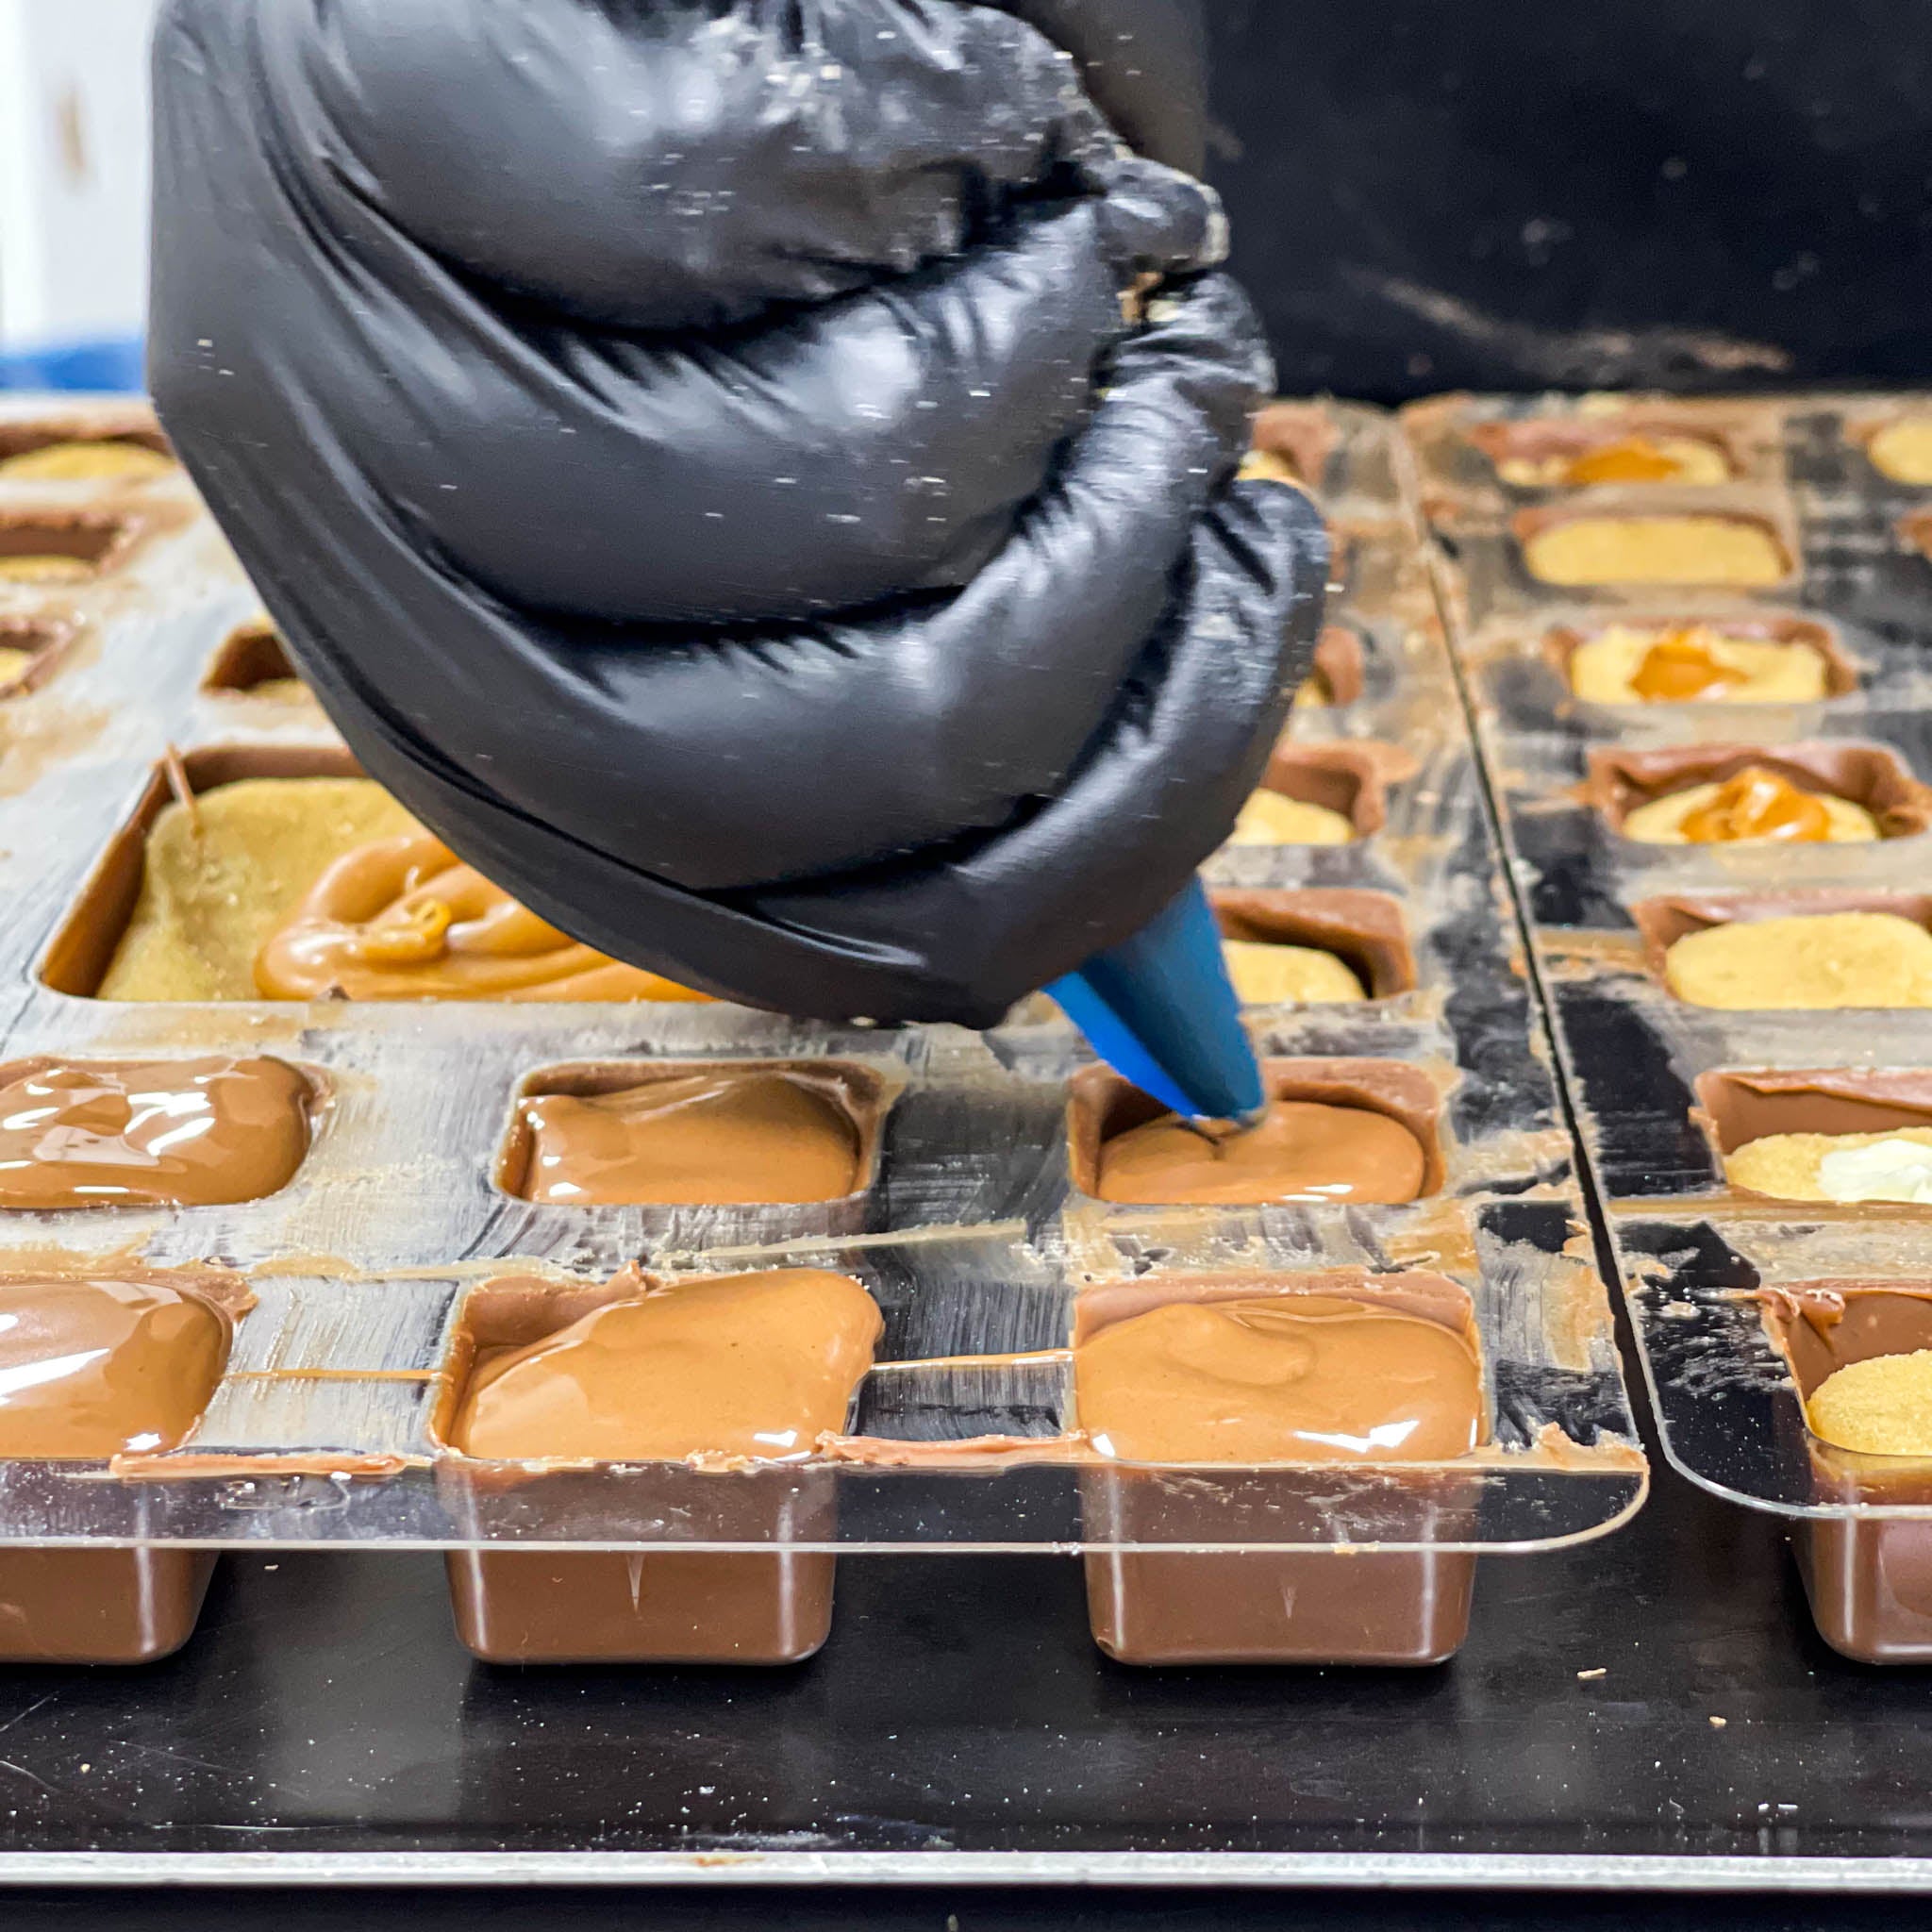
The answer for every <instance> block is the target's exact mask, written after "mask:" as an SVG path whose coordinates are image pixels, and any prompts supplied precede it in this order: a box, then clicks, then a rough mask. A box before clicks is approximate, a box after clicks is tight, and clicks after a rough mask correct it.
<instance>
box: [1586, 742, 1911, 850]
mask: <svg viewBox="0 0 1932 1932" xmlns="http://www.w3.org/2000/svg"><path fill="white" fill-rule="evenodd" d="M1754 765H1755V766H1758V767H1760V768H1761V769H1763V770H1765V771H1767V772H1773V773H1775V774H1777V775H1778V776H1779V777H1781V778H1783V779H1785V780H1786V781H1787V782H1788V783H1789V784H1791V785H1795V786H1798V787H1800V788H1802V789H1803V790H1806V791H1812V792H1828V793H1830V794H1831V795H1832V796H1833V797H1836V798H1842V799H1846V800H1848V801H1849V802H1850V803H1851V804H1853V805H1857V806H1862V807H1863V808H1864V809H1865V810H1867V811H1868V812H1870V813H1871V814H1872V816H1873V818H1874V820H1876V821H1877V824H1878V829H1879V832H1880V834H1881V835H1882V836H1883V837H1885V838H1888V839H1904V838H1908V837H1911V836H1912V835H1914V834H1916V833H1919V832H1923V831H1924V830H1925V829H1926V827H1927V826H1928V825H1932V786H1928V785H1924V784H1921V783H1920V781H1919V780H1918V779H1916V778H1915V777H1913V776H1912V774H1911V773H1910V772H1909V771H1908V770H1907V768H1906V764H1905V761H1904V760H1903V759H1902V758H1900V757H1899V755H1898V754H1897V753H1896V752H1895V751H1891V750H1890V749H1888V748H1887V747H1885V746H1883V745H1876V744H1857V743H1852V742H1847V741H1823V742H1814V743H1807V744H1787V745H1779V746H1776V747H1772V746H1768V745H1756V744H1692V745H1675V746H1672V747H1671V748H1669V749H1668V750H1662V751H1623V750H1603V751H1592V752H1591V754H1590V768H1589V777H1588V779H1587V780H1586V782H1585V784H1584V787H1583V789H1582V792H1581V796H1582V797H1583V799H1584V800H1585V801H1586V802H1587V803H1589V804H1591V805H1593V806H1594V807H1596V808H1597V809H1598V810H1599V811H1600V812H1602V814H1603V816H1604V819H1605V821H1606V822H1607V824H1609V826H1610V828H1611V829H1612V830H1613V831H1622V830H1623V828H1624V821H1625V820H1626V819H1628V818H1629V816H1630V814H1631V813H1632V812H1633V811H1635V810H1636V809H1637V808H1639V807H1640V806H1644V805H1649V804H1652V803H1654V802H1655V801H1656V800H1657V799H1660V798H1668V797H1671V796H1672V795H1673V794H1674V793H1676V792H1679V791H1689V790H1690V789H1691V787H1692V786H1694V785H1707V784H1712V783H1721V782H1722V781H1724V780H1725V779H1727V778H1731V777H1734V776H1735V775H1736V774H1739V773H1740V772H1742V771H1744V770H1746V769H1747V768H1748V767H1751V766H1754Z"/></svg>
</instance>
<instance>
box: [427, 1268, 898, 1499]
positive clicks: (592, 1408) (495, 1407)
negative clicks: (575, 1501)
mask: <svg viewBox="0 0 1932 1932" xmlns="http://www.w3.org/2000/svg"><path fill="white" fill-rule="evenodd" d="M883 1329H884V1324H883V1322H882V1321H881V1319H880V1316H879V1311H878V1307H877V1306H876V1304H875V1303H874V1301H873V1299H872V1297H871V1296H870V1295H869V1294H867V1293H866V1291H865V1290H864V1289H862V1288H861V1287H860V1286H859V1285H858V1282H856V1281H854V1280H852V1279H851V1277H850V1276H849V1275H844V1274H826V1273H824V1272H823V1271H821V1270H818V1269H811V1268H789V1269H780V1270H776V1271H774V1272H773V1273H770V1274H734V1275H726V1276H724V1277H722V1278H720V1279H717V1280H706V1281H691V1282H685V1283H682V1284H678V1285H674V1286H671V1287H667V1288H659V1289H654V1290H652V1291H650V1292H649V1293H648V1294H645V1295H641V1296H640V1297H638V1298H636V1299H634V1300H630V1301H621V1302H613V1303H611V1304H610V1305H609V1306H608V1307H603V1308H598V1309H597V1310H595V1311H594V1312H593V1313H591V1314H589V1315H586V1316H584V1317H583V1318H582V1319H581V1320H580V1321H576V1322H573V1323H572V1324H570V1326H569V1327H567V1328H562V1329H559V1330H558V1332H557V1333H556V1334H554V1335H548V1336H545V1337H544V1338H543V1339H542V1340H541V1341H535V1342H531V1343H530V1344H529V1345H528V1346H527V1347H524V1348H516V1349H508V1350H505V1351H503V1352H501V1353H500V1354H497V1355H496V1356H494V1357H492V1358H491V1359H488V1360H484V1361H482V1362H481V1363H480V1365H479V1366H478V1368H477V1369H476V1371H475V1374H473V1375H472V1377H471V1379H470V1384H469V1387H468V1389H467V1390H466V1391H465V1392H464V1395H463V1400H462V1404H461V1407H459V1409H458V1413H457V1417H456V1421H455V1423H454V1424H453V1425H452V1427H451V1429H450V1432H449V1440H450V1442H451V1444H452V1445H453V1446H454V1447H455V1448H457V1449H459V1450H461V1451H462V1452H463V1453H464V1454H466V1455H469V1456H480V1457H494V1458H498V1459H501V1460H507V1461H518V1462H522V1461H537V1460H551V1459H554V1460H558V1461H643V1460H656V1459H681V1458H687V1457H718V1458H729V1459H746V1460H750V1461H755V1462H777V1461H784V1460H788V1459H791V1458H794V1457H804V1456H809V1455H810V1454H811V1453H812V1451H813V1449H814V1448H815V1447H816V1445H817V1441H818V1438H819V1437H820V1436H821V1435H824V1434H827V1433H829V1432H833V1431H837V1430H840V1429H842V1428H843V1427H844V1425H845V1417H846V1412H847V1410H848V1409H849V1408H850V1407H851V1403H852V1396H853V1391H855V1390H856V1389H857V1388H858V1385H859V1383H860V1382H861V1381H862V1380H863V1379H864V1376H865V1373H866V1371H867V1370H868V1369H869V1368H870V1367H871V1366H872V1361H873V1352H874V1349H875V1348H876V1347H877V1345H878V1340H879V1336H880V1335H881V1333H882V1332H883Z"/></svg>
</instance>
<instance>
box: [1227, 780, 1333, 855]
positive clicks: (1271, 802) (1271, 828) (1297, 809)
mask: <svg viewBox="0 0 1932 1932" xmlns="http://www.w3.org/2000/svg"><path fill="white" fill-rule="evenodd" d="M1354 837H1355V826H1354V825H1353V824H1351V823H1350V822H1349V821H1348V820H1347V819H1345V818H1344V817H1343V816H1342V815H1341V813H1340V812H1339V811H1330V810H1329V808H1327V807H1326V806H1325V805H1306V804H1304V803H1303V802H1302V800H1300V799H1299V798H1284V797H1283V796H1282V795H1281V793H1280V792H1278V791H1257V792H1255V793H1254V794H1253V795H1252V796H1251V797H1250V798H1249V800H1248V802H1247V804H1245V805H1244V806H1242V807H1241V817H1240V818H1238V819H1237V820H1236V821H1235V823H1234V830H1233V831H1232V832H1231V833H1229V835H1228V841H1227V842H1228V843H1229V844H1230V845H1346V844H1348V843H1349V842H1350V841H1352V840H1353V839H1354Z"/></svg>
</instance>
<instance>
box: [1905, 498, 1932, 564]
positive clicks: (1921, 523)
mask: <svg viewBox="0 0 1932 1932" xmlns="http://www.w3.org/2000/svg"><path fill="white" fill-rule="evenodd" d="M1898 533H1899V535H1900V536H1901V537H1902V538H1904V540H1905V541H1906V542H1907V544H1909V545H1910V546H1911V548H1912V549H1914V550H1916V551H1917V552H1918V553H1919V555H1920V556H1921V557H1926V558H1932V509H1919V510H1914V511H1913V512H1912V514H1911V515H1910V516H1908V517H1901V518H1900V519H1899V525H1898Z"/></svg>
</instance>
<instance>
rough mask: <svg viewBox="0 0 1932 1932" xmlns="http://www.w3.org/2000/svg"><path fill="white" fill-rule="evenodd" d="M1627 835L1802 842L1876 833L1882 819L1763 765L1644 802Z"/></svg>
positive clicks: (1660, 839)
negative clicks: (1794, 782) (1780, 774)
mask: <svg viewBox="0 0 1932 1932" xmlns="http://www.w3.org/2000/svg"><path fill="white" fill-rule="evenodd" d="M1877 836H1878V821H1877V820H1876V819H1874V817H1873V816H1872V814H1871V813H1870V812H1869V811H1867V810H1866V809H1865V808H1864V807H1863V806H1862V805H1854V804H1853V803H1852V802H1851V800H1850V799H1848V798H1839V797H1836V796H1835V795H1833V794H1832V793H1830V792H1824V791H1805V790H1803V789H1802V788H1801V787H1799V786H1796V785H1793V784H1791V783H1790V781H1789V780H1787V779H1784V778H1781V777H1779V776H1778V774H1776V773H1775V772H1772V771H1767V770H1765V769H1764V767H1762V766H1760V765H1747V766H1745V768H1744V769H1743V770H1742V771H1741V772H1737V773H1734V774H1732V775H1731V776H1730V777H1728V778H1725V779H1724V780H1722V781H1721V782H1720V781H1716V780H1713V781H1712V782H1710V783H1708V784H1704V785H1691V786H1687V787H1686V788H1685V790H1683V791H1672V792H1667V793H1666V794H1665V795H1664V796H1663V797H1662V798H1654V799H1652V800H1651V801H1650V803H1649V804H1648V805H1640V806H1639V807H1638V808H1636V810H1634V811H1633V812H1631V813H1630V815H1629V816H1628V817H1627V818H1625V819H1624V837H1625V838H1626V839H1637V840H1640V841H1642V842H1643V843H1644V844H1646V845H1687V844H1688V845H1732V844H1742V843H1746V842H1749V841H1757V840H1761V839H1777V840H1789V841H1797V842H1802V843H1823V842H1825V841H1829V842H1832V843H1835V844H1836V843H1847V842H1855V841H1861V840H1868V839H1875V838H1877Z"/></svg>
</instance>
